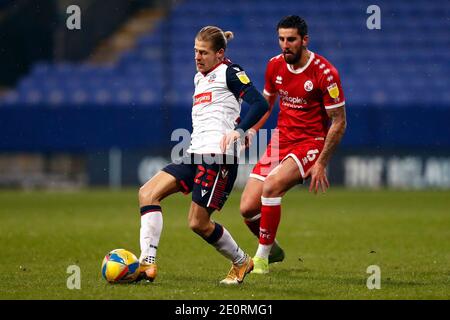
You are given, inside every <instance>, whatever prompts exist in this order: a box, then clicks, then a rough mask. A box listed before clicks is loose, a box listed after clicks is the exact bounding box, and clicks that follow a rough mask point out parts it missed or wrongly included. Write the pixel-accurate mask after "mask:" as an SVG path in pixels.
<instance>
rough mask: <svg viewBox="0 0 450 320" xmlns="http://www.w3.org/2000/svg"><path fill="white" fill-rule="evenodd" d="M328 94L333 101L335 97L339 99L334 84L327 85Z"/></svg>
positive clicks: (337, 89) (337, 90)
mask: <svg viewBox="0 0 450 320" xmlns="http://www.w3.org/2000/svg"><path fill="white" fill-rule="evenodd" d="M327 90H328V93H329V94H330V97H332V98H333V99H336V98H337V97H339V88H338V86H337V84H336V82H335V83H332V84H331V85H329V86H328V87H327Z"/></svg>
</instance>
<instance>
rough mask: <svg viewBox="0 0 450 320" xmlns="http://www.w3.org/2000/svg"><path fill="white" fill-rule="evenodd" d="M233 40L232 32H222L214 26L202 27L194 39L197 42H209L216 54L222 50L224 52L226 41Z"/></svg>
mask: <svg viewBox="0 0 450 320" xmlns="http://www.w3.org/2000/svg"><path fill="white" fill-rule="evenodd" d="M233 38H234V34H233V32H231V31H225V32H223V31H222V29H220V28H218V27H215V26H206V27H203V28H202V29H201V30H200V31H199V32H198V33H197V35H196V37H195V39H197V40H199V41H208V42H211V46H212V48H213V49H214V50H215V51H216V52H217V51H219V50H220V49H222V48H223V49H224V50H226V48H227V43H228V41H230V40H232V39H233Z"/></svg>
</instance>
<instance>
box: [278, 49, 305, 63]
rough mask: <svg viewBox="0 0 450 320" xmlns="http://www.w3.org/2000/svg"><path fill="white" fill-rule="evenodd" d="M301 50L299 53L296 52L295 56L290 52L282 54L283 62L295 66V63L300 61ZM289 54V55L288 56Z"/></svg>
mask: <svg viewBox="0 0 450 320" xmlns="http://www.w3.org/2000/svg"><path fill="white" fill-rule="evenodd" d="M302 51H303V49H302V50H300V51H299V52H297V54H293V53H292V52H290V51H287V52H283V57H284V61H286V63H287V64H296V63H297V62H299V61H300V59H301V57H302ZM288 53H289V55H288Z"/></svg>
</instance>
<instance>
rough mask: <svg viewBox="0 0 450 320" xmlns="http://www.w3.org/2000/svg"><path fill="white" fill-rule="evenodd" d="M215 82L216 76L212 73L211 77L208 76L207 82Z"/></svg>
mask: <svg viewBox="0 0 450 320" xmlns="http://www.w3.org/2000/svg"><path fill="white" fill-rule="evenodd" d="M215 80H216V74H215V73H213V74H212V75H210V76H209V79H208V82H209V83H212V82H214V81H215Z"/></svg>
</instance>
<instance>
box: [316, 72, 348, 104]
mask: <svg viewBox="0 0 450 320" xmlns="http://www.w3.org/2000/svg"><path fill="white" fill-rule="evenodd" d="M319 85H320V89H321V90H322V98H323V105H324V106H325V109H334V108H339V107H342V106H344V105H345V98H344V91H343V90H342V85H341V79H340V77H339V73H338V71H337V70H336V68H335V67H333V66H331V65H330V66H328V67H327V68H324V70H323V73H322V75H321V77H320V81H319Z"/></svg>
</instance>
